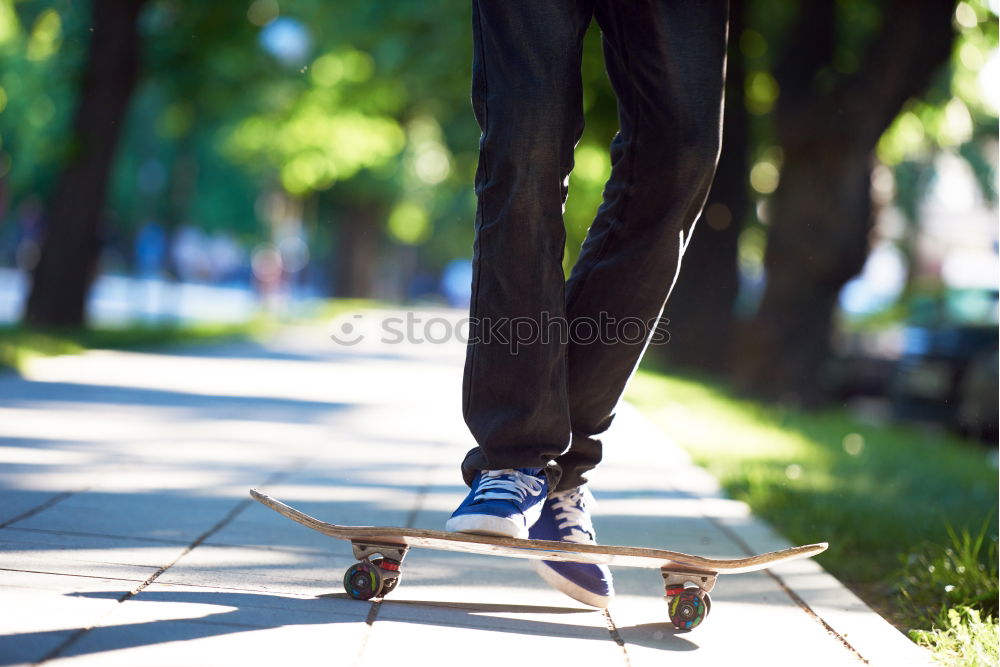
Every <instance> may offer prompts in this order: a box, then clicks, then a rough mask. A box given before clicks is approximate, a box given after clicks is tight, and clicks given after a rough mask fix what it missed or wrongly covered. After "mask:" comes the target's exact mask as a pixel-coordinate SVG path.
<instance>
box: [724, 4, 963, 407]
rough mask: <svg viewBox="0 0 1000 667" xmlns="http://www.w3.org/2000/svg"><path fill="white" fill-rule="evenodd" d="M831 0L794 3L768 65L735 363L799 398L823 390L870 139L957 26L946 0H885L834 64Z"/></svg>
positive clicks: (863, 230)
mask: <svg viewBox="0 0 1000 667" xmlns="http://www.w3.org/2000/svg"><path fill="white" fill-rule="evenodd" d="M838 4H839V3H837V2H835V0H822V1H816V2H809V3H802V4H801V5H800V7H801V9H800V10H799V14H798V18H797V22H796V23H797V24H796V25H795V27H794V29H793V30H792V33H791V38H790V39H789V42H788V44H787V49H786V51H785V53H784V57H783V58H782V59H781V61H780V62H779V63H778V64H777V66H776V69H775V79H776V81H777V84H778V86H779V87H780V91H781V93H780V97H779V98H778V102H777V108H776V113H775V126H776V134H777V139H778V144H779V146H780V148H781V154H782V156H783V162H782V168H781V181H780V184H779V185H778V188H777V190H776V191H775V192H774V194H773V196H772V198H771V200H770V202H769V206H770V210H769V218H770V225H769V232H768V240H767V250H766V253H765V257H764V267H765V271H766V275H767V286H766V289H765V293H764V296H763V299H762V301H761V304H760V308H759V309H758V311H757V313H756V315H755V316H754V317H753V319H752V321H751V322H750V323H749V327H748V333H747V335H746V336H743V337H742V345H741V350H740V353H739V355H738V358H737V364H738V365H737V369H736V372H737V380H738V382H739V384H740V385H741V386H742V388H744V389H745V390H747V391H749V392H751V393H753V394H755V395H758V396H763V397H770V398H792V399H793V400H796V401H799V402H802V403H805V404H816V403H818V402H819V401H820V400H822V395H823V392H822V386H821V382H820V375H821V367H822V363H823V361H824V360H825V359H826V357H827V355H828V351H829V338H830V330H831V325H832V318H833V313H834V308H835V305H836V302H837V297H838V294H839V292H840V289H841V288H842V287H843V285H844V284H845V283H846V282H847V281H848V280H849V279H850V278H851V277H853V276H854V275H856V274H857V273H858V272H859V271H860V269H861V268H862V266H863V264H864V261H865V258H866V256H867V252H868V235H869V232H870V230H871V227H872V219H871V218H872V216H871V196H870V182H871V169H872V153H873V149H874V148H875V146H876V143H877V142H878V140H879V137H880V136H881V135H882V134H883V132H884V131H885V130H886V128H888V127H889V125H890V124H891V123H892V121H893V119H894V118H895V117H896V116H897V114H898V113H899V112H900V110H901V109H902V107H903V105H904V104H905V103H906V102H907V100H909V99H910V98H911V97H914V96H916V95H918V94H919V93H921V92H922V91H923V90H924V89H925V88H926V87H927V85H928V82H929V81H930V78H931V76H932V74H934V72H935V71H936V70H937V69H938V67H939V66H940V65H942V64H943V63H944V62H945V61H946V60H947V59H948V56H949V54H950V50H951V45H952V41H953V38H954V33H953V29H952V14H953V11H954V6H955V3H954V1H953V0H924V1H923V2H919V3H912V2H905V1H904V0H893V1H892V2H890V3H888V4H887V5H885V6H884V10H883V11H882V14H881V25H880V27H879V28H878V30H877V31H876V32H875V35H874V37H873V38H872V41H871V45H870V47H869V48H868V50H867V53H866V54H865V57H864V58H863V59H862V60H861V61H860V62H859V66H858V67H857V68H856V69H855V70H854V71H853V73H851V74H847V75H843V76H840V75H838V74H837V72H836V68H835V67H834V58H835V56H836V53H837V48H836V47H837V37H838V35H837V33H836V25H837V16H836V8H837V6H838Z"/></svg>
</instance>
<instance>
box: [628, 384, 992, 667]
mask: <svg viewBox="0 0 1000 667" xmlns="http://www.w3.org/2000/svg"><path fill="white" fill-rule="evenodd" d="M627 397H628V398H629V399H630V400H631V401H632V402H633V403H635V404H636V405H637V406H638V407H640V408H641V409H642V410H643V411H644V412H646V413H647V414H648V415H649V416H651V417H652V418H653V419H654V420H656V421H658V422H659V423H660V424H661V425H662V426H663V427H664V429H665V430H666V431H667V432H668V433H669V434H670V435H671V436H672V437H673V438H675V439H676V440H677V441H678V443H679V444H680V445H681V446H682V447H684V448H685V449H686V450H687V451H688V452H689V453H690V454H691V456H692V457H693V458H694V460H695V461H696V462H697V463H699V464H700V465H703V466H704V467H706V468H708V470H710V471H711V472H712V473H713V474H714V475H715V476H716V477H717V478H718V479H719V481H720V482H721V484H722V485H723V487H724V488H725V489H726V491H727V492H728V493H729V495H730V496H731V497H733V498H736V499H739V500H743V501H745V502H746V503H748V504H749V505H750V507H751V508H753V510H754V512H755V513H756V514H758V515H759V516H762V517H764V518H765V519H767V520H768V521H770V522H771V523H772V524H773V525H775V526H777V527H778V528H779V529H780V530H781V531H782V532H783V533H784V534H785V536H786V537H787V538H788V539H790V540H791V541H792V542H795V543H798V544H805V543H809V542H817V541H829V542H830V549H829V550H828V551H827V552H826V553H824V554H822V555H821V556H820V557H819V559H820V561H821V562H822V564H823V566H824V567H826V568H827V569H828V570H829V571H831V572H832V573H833V574H834V575H835V576H837V577H838V578H839V579H840V580H841V581H843V582H844V583H846V584H847V585H848V586H850V587H851V588H852V589H853V590H855V592H857V593H858V594H859V595H861V597H862V598H864V599H865V600H866V601H867V602H868V603H869V604H871V605H872V606H873V607H874V608H875V609H877V610H878V611H879V612H881V613H883V614H884V615H886V616H887V617H888V618H889V620H891V621H892V622H894V623H895V624H896V625H897V626H899V627H901V628H902V629H910V630H916V631H918V632H917V633H916V634H913V635H912V636H913V637H914V638H915V639H919V641H921V642H922V643H924V644H926V645H928V646H932V647H933V648H934V650H935V654H936V655H938V654H940V656H941V658H942V659H945V657H946V656H947V655H950V654H951V653H953V652H954V651H956V650H957V651H959V653H961V652H962V651H966V652H968V653H969V654H970V655H972V654H976V653H977V652H978V651H979V650H980V649H978V648H976V647H977V646H980V645H982V646H984V647H985V646H989V645H991V642H992V646H993V649H992V650H993V651H994V652H995V651H996V648H995V643H996V642H995V639H996V619H997V611H996V604H997V603H996V600H997V569H996V548H997V547H996V544H997V538H996V534H997V523H996V514H995V509H996V503H997V490H998V489H997V470H996V466H995V464H994V463H992V462H991V461H990V459H989V457H988V453H987V451H986V450H987V448H986V447H984V446H983V445H981V444H977V443H970V442H966V441H964V440H961V439H959V438H956V437H953V436H951V435H948V434H946V433H944V432H934V431H929V430H927V429H915V428H906V427H901V426H888V425H881V426H880V425H872V424H866V423H862V422H860V421H858V420H857V419H855V418H853V417H851V416H850V415H849V414H848V413H847V412H846V411H844V410H831V411H826V412H821V413H806V412H802V411H797V410H793V409H786V408H782V407H780V406H773V405H770V406H769V405H762V404H759V403H755V402H752V401H747V400H741V399H738V398H734V397H733V396H732V395H730V394H729V393H727V391H726V390H725V389H723V388H722V387H720V386H717V385H713V384H712V383H709V382H701V381H696V380H691V379H681V378H676V377H665V376H662V375H658V374H655V373H651V372H648V371H640V372H639V373H638V374H637V375H636V377H635V378H634V379H633V382H632V384H631V385H630V388H629V391H628V395H627ZM973 611H975V612H976V614H973V613H972V612H973ZM956 614H957V615H956ZM991 628H992V629H991ZM956 642H957V643H958V644H961V646H958V645H957V644H956ZM984 650H985V649H984ZM991 664H995V663H991Z"/></svg>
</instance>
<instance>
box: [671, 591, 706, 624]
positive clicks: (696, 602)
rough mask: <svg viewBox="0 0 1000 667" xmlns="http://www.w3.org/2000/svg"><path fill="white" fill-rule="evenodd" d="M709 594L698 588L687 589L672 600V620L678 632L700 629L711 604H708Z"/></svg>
mask: <svg viewBox="0 0 1000 667" xmlns="http://www.w3.org/2000/svg"><path fill="white" fill-rule="evenodd" d="M707 597H708V596H707V594H706V593H704V592H703V591H702V590H701V589H698V588H685V589H684V590H683V591H681V592H680V593H678V594H677V595H675V596H673V599H672V600H670V620H671V622H673V624H674V627H675V628H677V629H678V630H693V629H695V628H696V627H698V626H699V625H700V624H701V622H702V621H704V620H705V616H707V615H708V607H709V606H710V605H711V602H706V599H705V598H707Z"/></svg>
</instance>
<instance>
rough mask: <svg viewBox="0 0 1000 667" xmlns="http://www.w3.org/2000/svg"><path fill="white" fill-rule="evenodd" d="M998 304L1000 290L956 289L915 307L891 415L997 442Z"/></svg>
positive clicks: (892, 389)
mask: <svg viewBox="0 0 1000 667" xmlns="http://www.w3.org/2000/svg"><path fill="white" fill-rule="evenodd" d="M997 303H998V291H997V290H996V289H958V290H949V291H946V292H945V293H944V294H943V295H942V296H941V297H939V298H937V299H933V300H926V301H925V302H919V303H917V304H915V307H914V309H913V312H912V315H911V318H910V321H909V323H908V324H907V326H906V327H905V328H904V329H903V333H902V349H901V354H900V357H899V359H898V360H897V362H896V364H895V368H894V372H893V373H892V376H891V378H890V380H889V388H888V389H889V392H888V393H889V398H890V401H891V406H892V414H893V416H895V417H896V418H898V419H906V420H917V421H932V422H940V423H943V424H946V425H948V426H950V427H951V428H953V429H955V430H957V431H958V432H960V433H962V434H964V435H968V436H972V437H978V438H982V439H984V440H987V441H995V440H996V438H997V433H998V429H997V421H998V418H997V412H998V404H1000V397H998V374H1000V368H998V327H997V319H998V318H997V312H998V308H997Z"/></svg>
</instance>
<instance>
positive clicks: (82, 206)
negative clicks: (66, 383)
mask: <svg viewBox="0 0 1000 667" xmlns="http://www.w3.org/2000/svg"><path fill="white" fill-rule="evenodd" d="M144 3H145V0H114V1H113V2H111V1H104V0H95V1H94V2H93V3H92V7H93V32H92V34H91V40H90V47H89V53H88V59H87V66H86V70H85V72H84V75H83V82H82V85H81V90H80V101H79V103H78V106H77V109H76V115H75V117H74V120H73V126H72V135H71V139H70V145H69V148H68V151H67V154H66V157H65V162H64V164H63V166H62V172H61V174H60V176H59V179H58V180H57V183H56V187H55V191H54V193H53V195H52V198H51V200H50V203H49V206H48V210H47V212H46V216H45V217H46V223H47V227H46V232H45V236H44V238H43V241H42V248H41V257H40V259H39V262H38V265H37V267H36V268H35V272H34V279H33V283H32V287H31V294H30V295H29V297H28V305H27V309H26V311H25V315H24V319H25V321H26V322H27V323H28V324H32V325H43V326H78V325H82V324H84V319H85V309H86V301H87V293H88V291H89V288H90V285H91V282H92V280H93V277H94V274H95V272H96V269H97V261H98V258H99V254H100V243H99V234H100V226H101V218H102V216H103V214H104V203H105V200H106V196H107V184H108V177H109V175H110V171H111V165H112V160H113V159H114V154H115V147H116V145H117V143H118V138H119V136H120V134H121V128H122V124H123V121H124V118H125V111H126V108H127V106H128V101H129V98H130V97H131V94H132V89H133V87H134V85H135V81H136V76H137V74H138V61H139V39H138V33H137V31H136V20H137V18H138V15H139V12H140V10H141V9H142V6H143V5H144Z"/></svg>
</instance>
